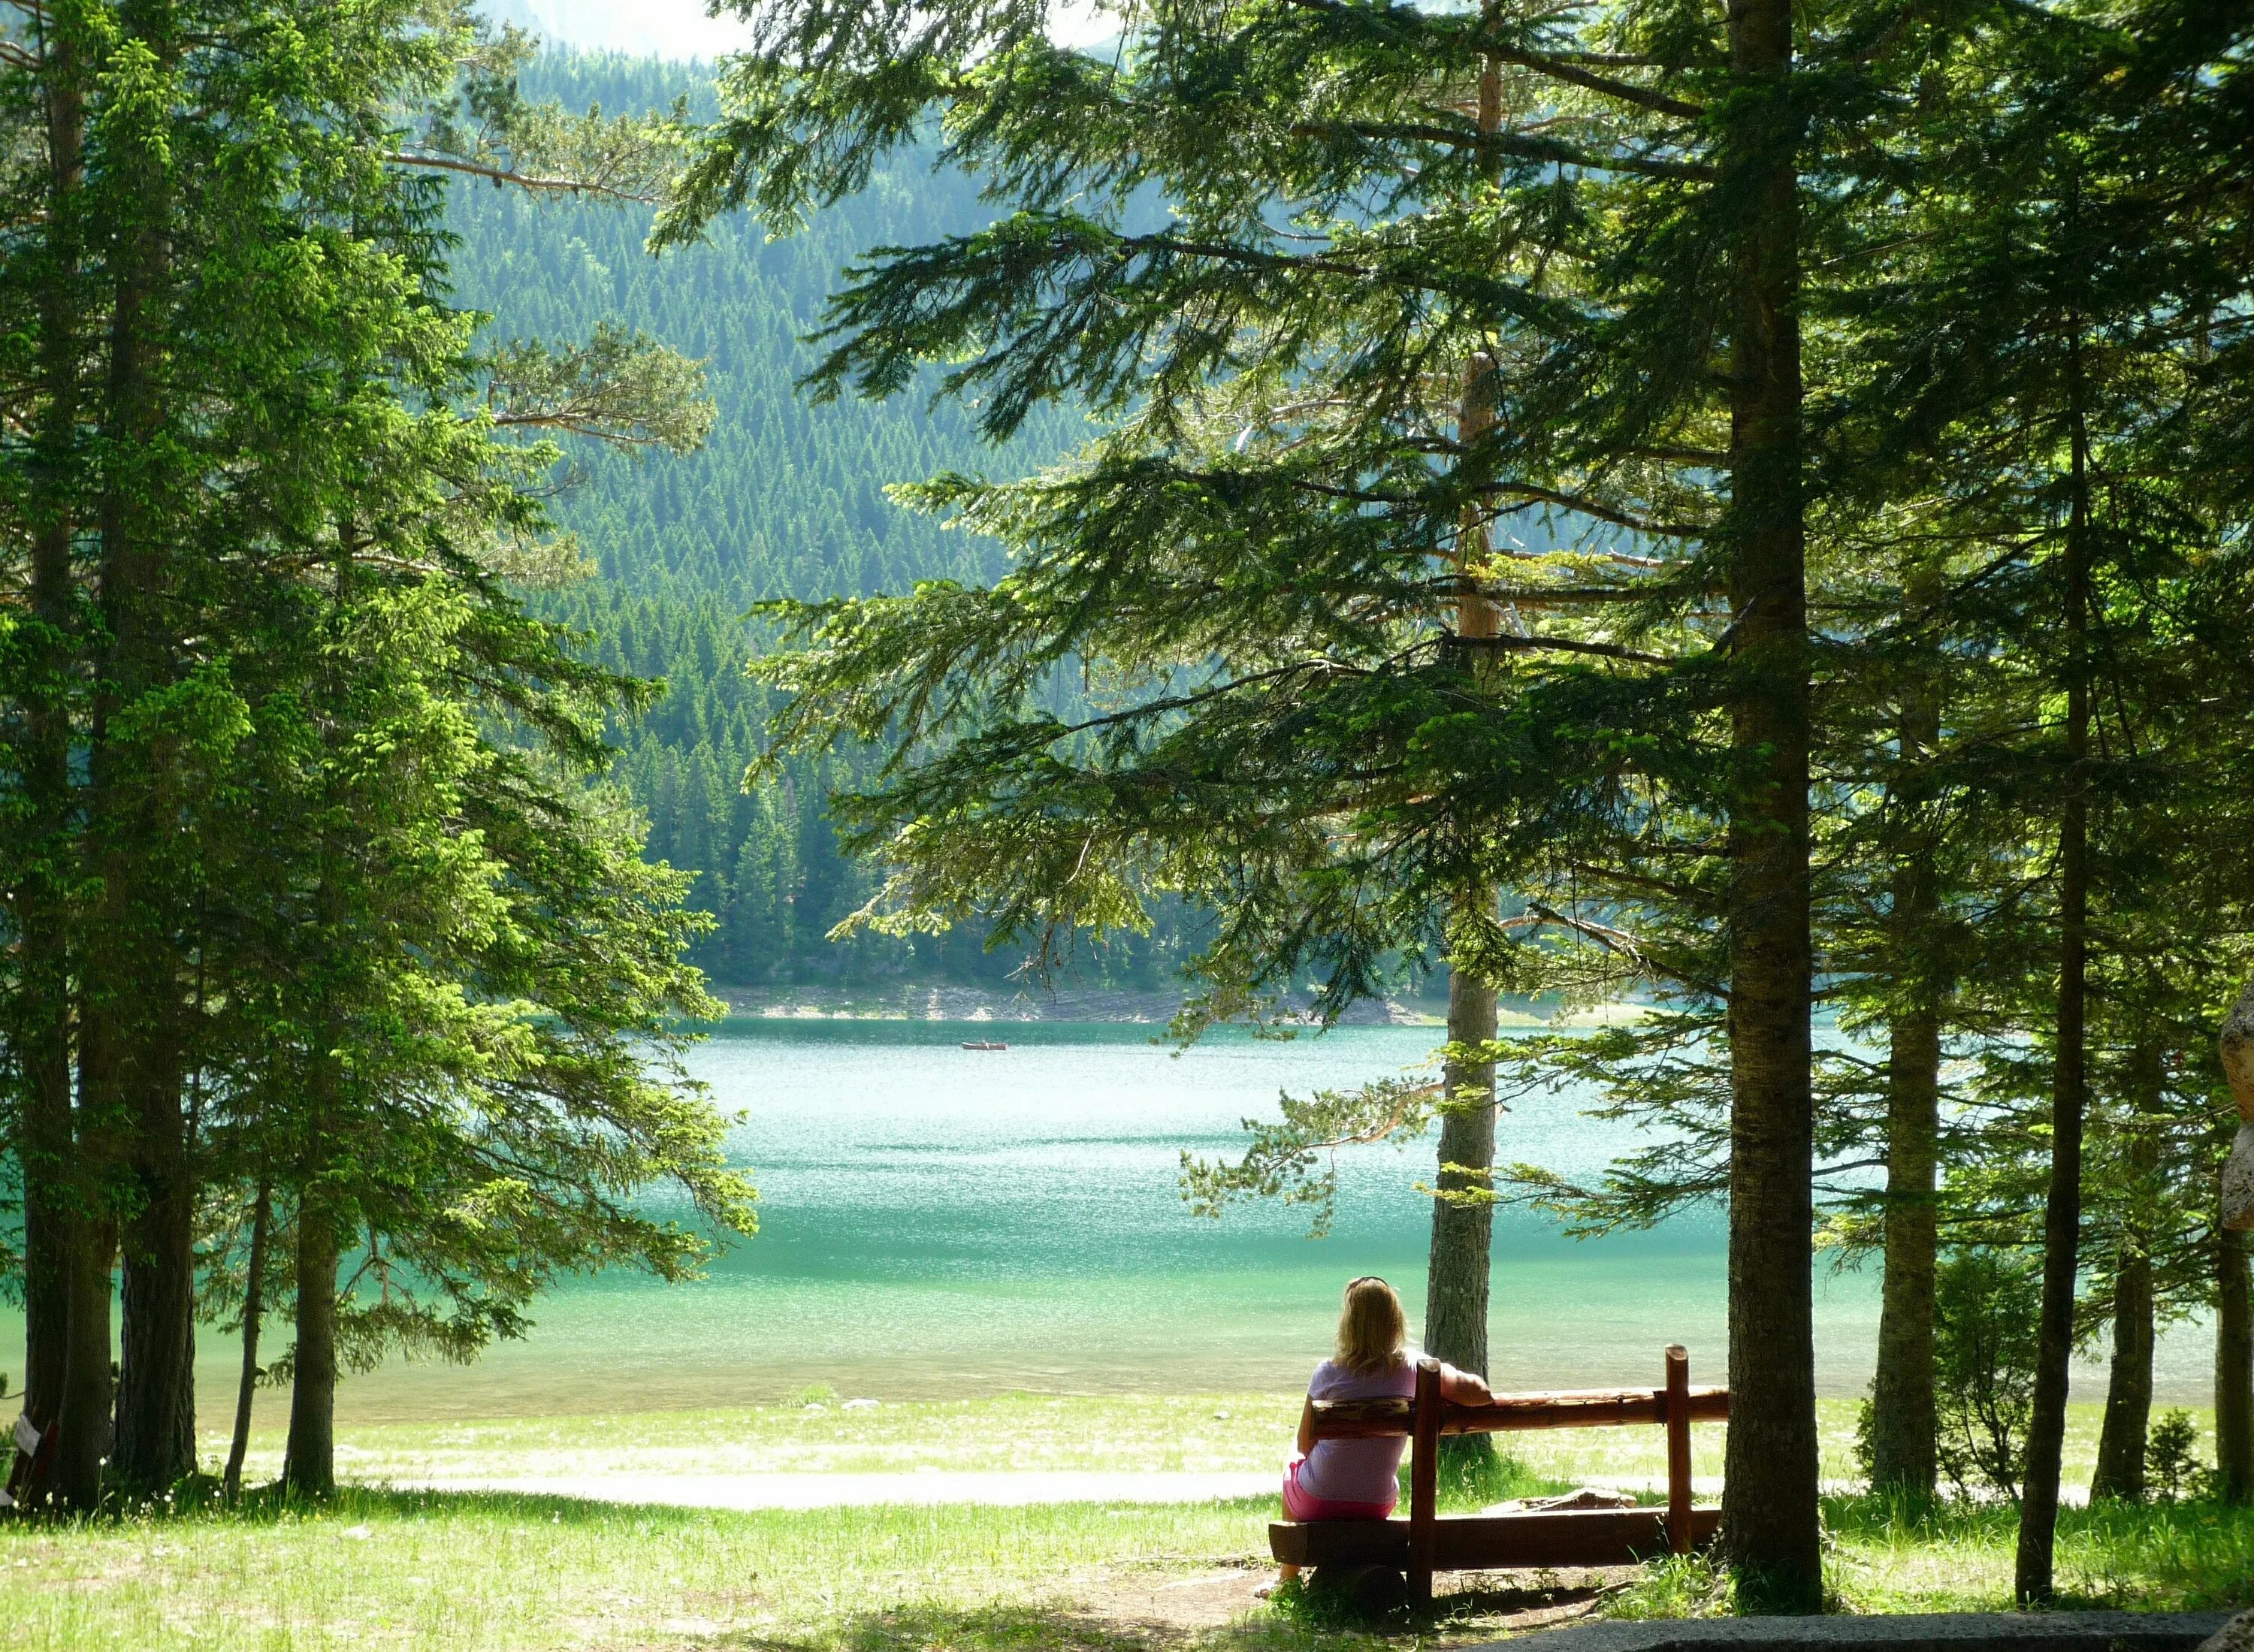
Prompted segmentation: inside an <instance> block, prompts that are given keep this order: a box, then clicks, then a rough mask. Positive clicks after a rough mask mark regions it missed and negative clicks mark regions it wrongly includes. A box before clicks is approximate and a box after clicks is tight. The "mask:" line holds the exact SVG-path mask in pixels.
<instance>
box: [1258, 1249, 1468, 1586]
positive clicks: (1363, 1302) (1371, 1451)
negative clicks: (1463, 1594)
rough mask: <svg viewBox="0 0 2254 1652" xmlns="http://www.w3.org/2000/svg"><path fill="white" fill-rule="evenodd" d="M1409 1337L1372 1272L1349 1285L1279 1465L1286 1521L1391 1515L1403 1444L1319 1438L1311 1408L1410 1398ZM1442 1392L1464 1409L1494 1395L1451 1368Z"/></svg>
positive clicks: (1288, 1575)
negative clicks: (1293, 1440)
mask: <svg viewBox="0 0 2254 1652" xmlns="http://www.w3.org/2000/svg"><path fill="white" fill-rule="evenodd" d="M1407 1339H1408V1320H1407V1318H1406V1316H1404V1314H1403V1313H1402V1312H1401V1298H1400V1297H1399V1295H1398V1294H1397V1293H1396V1292H1395V1291H1394V1289H1393V1287H1392V1286H1391V1285H1388V1284H1386V1283H1385V1281H1384V1280H1383V1279H1380V1278H1377V1277H1376V1275H1374V1274H1371V1275H1365V1276H1364V1277H1363V1278H1359V1279H1356V1280H1354V1281H1352V1282H1351V1283H1350V1284H1348V1286H1347V1288H1346V1306H1345V1307H1344V1309H1343V1310H1342V1311H1341V1313H1340V1314H1339V1328H1338V1352H1337V1353H1335V1354H1334V1355H1332V1356H1331V1357H1330V1358H1329V1359H1327V1360H1325V1361H1324V1362H1322V1363H1321V1364H1320V1365H1318V1366H1317V1367H1315V1374H1314V1376H1313V1377H1312V1378H1310V1379H1309V1381H1308V1383H1307V1403H1306V1405H1305V1406H1304V1407H1302V1408H1301V1410H1300V1411H1299V1441H1298V1444H1297V1446H1296V1447H1295V1448H1294V1449H1293V1451H1292V1460H1291V1461H1290V1462H1289V1463H1287V1464H1285V1467H1284V1517H1285V1519H1286V1520H1383V1519H1384V1518H1385V1517H1386V1516H1388V1515H1390V1514H1391V1513H1392V1512H1393V1505H1394V1504H1395V1503H1396V1502H1399V1501H1400V1495H1401V1486H1400V1479H1399V1475H1400V1472H1401V1453H1402V1451H1403V1450H1404V1447H1406V1446H1407V1445H1408V1444H1409V1442H1408V1440H1407V1439H1404V1438H1403V1437H1401V1436H1399V1435H1395V1436H1393V1437H1392V1438H1390V1439H1326V1440H1318V1439H1315V1438H1314V1426H1315V1402H1316V1401H1317V1400H1375V1399H1413V1398H1414V1397H1416V1393H1417V1366H1416V1362H1415V1361H1413V1360H1411V1358H1410V1357H1409V1354H1408V1351H1407V1349H1406V1348H1405V1347H1404V1344H1405V1342H1406V1341H1407ZM1440 1393H1441V1395H1442V1397H1445V1398H1447V1399H1451V1400H1454V1401H1456V1402H1457V1403H1459V1404H1467V1405H1484V1404H1487V1403H1488V1400H1489V1399H1491V1398H1492V1396H1491V1395H1490V1394H1489V1393H1488V1387H1487V1384H1486V1383H1484V1382H1482V1381H1481V1380H1480V1379H1479V1378H1478V1377H1476V1376H1473V1375H1472V1374H1471V1373H1469V1372H1468V1371H1459V1370H1458V1369H1456V1368H1455V1367H1453V1365H1443V1366H1442V1367H1441V1368H1440ZM1283 1576H1284V1578H1285V1579H1286V1580H1289V1579H1292V1578H1296V1577H1298V1576H1299V1567H1297V1566H1292V1565H1287V1566H1285V1567H1284V1568H1283Z"/></svg>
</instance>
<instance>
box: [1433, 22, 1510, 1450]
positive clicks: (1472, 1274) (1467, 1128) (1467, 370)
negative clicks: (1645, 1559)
mask: <svg viewBox="0 0 2254 1652" xmlns="http://www.w3.org/2000/svg"><path fill="white" fill-rule="evenodd" d="M1478 118H1479V126H1480V130H1481V131H1485V132H1493V131H1499V130H1502V68H1501V66H1500V65H1499V64H1497V63H1495V62H1494V61H1489V62H1488V63H1487V64H1486V65H1485V66H1483V67H1482V69H1481V73H1480V81H1479V117H1478ZM1494 425H1495V364H1494V362H1492V361H1491V360H1488V358H1487V357H1486V356H1485V355H1481V356H1478V357H1475V358H1474V360H1471V361H1469V362H1467V363H1466V364H1465V367H1464V375H1463V388H1462V391H1461V395H1460V401H1459V402H1458V405H1457V413H1456V442H1457V445H1458V447H1459V448H1460V450H1462V453H1461V456H1460V458H1459V461H1458V462H1459V465H1462V466H1463V467H1465V468H1466V469H1467V470H1469V471H1470V472H1472V473H1474V474H1476V473H1477V472H1478V460H1477V459H1476V458H1474V456H1473V449H1474V446H1475V444H1477V443H1478V442H1479V441H1480V440H1481V437H1484V436H1486V434H1487V433H1488V431H1489V430H1492V429H1493V428H1494ZM1487 553H1488V533H1487V527H1486V522H1485V520H1484V518H1483V516H1482V514H1481V509H1480V507H1479V506H1478V504H1477V503H1476V502H1475V501H1474V502H1470V503H1467V505H1466V506H1465V507H1464V513H1463V516H1462V518H1461V520H1460V523H1459V526H1458V530H1457V545H1456V569H1457V572H1458V575H1459V577H1461V578H1462V579H1463V581H1464V584H1463V586H1462V588H1461V590H1460V593H1459V595H1458V597H1457V601H1456V634H1457V636H1458V637H1460V638H1465V639H1470V640H1474V641H1480V640H1484V639H1487V638H1491V637H1495V636H1499V635H1500V634H1502V615H1501V614H1500V613H1498V612H1497V611H1496V609H1495V605H1494V604H1493V603H1491V602H1489V601H1488V599H1487V598H1485V597H1483V596H1482V595H1481V594H1480V592H1479V591H1478V590H1477V589H1475V587H1474V584H1473V579H1474V574H1475V570H1476V567H1477V564H1479V563H1481V562H1483V561H1484V559H1485V558H1486V556H1487ZM1467 655H1468V657H1469V659H1470V661H1471V669H1474V670H1475V671H1476V670H1479V669H1482V662H1481V660H1480V657H1479V655H1478V654H1477V653H1476V652H1475V651H1470V650H1467ZM1464 906H1465V907H1466V908H1467V910H1468V911H1470V912H1474V913H1476V914H1480V915H1481V916H1490V915H1492V914H1493V910H1494V906H1495V892H1494V891H1493V890H1492V889H1489V888H1484V887H1483V888H1481V890H1479V891H1478V892H1477V893H1474V894H1473V895H1471V896H1469V897H1467V900H1465V902H1464ZM1494 1038H1495V988H1494V987H1493V986H1491V985H1490V984H1488V983H1487V982H1485V981H1482V980H1481V979H1479V978H1478V977H1476V976H1474V975H1473V974H1472V973H1470V972H1469V971H1468V970H1465V969H1463V968H1461V967H1460V966H1457V967H1453V968H1452V969H1451V970H1450V971H1449V975H1448V1042H1449V1043H1450V1044H1452V1045H1456V1046H1459V1047H1467V1046H1474V1045H1482V1044H1487V1043H1489V1042H1491V1041H1492V1040H1494ZM1441 1084H1442V1087H1443V1089H1445V1090H1446V1093H1447V1097H1448V1103H1449V1110H1447V1111H1446V1113H1445V1114H1444V1115H1443V1116H1442V1120H1441V1124H1440V1147H1439V1175H1438V1177H1437V1179H1436V1180H1435V1183H1434V1186H1435V1187H1437V1189H1438V1190H1439V1194H1441V1195H1442V1196H1441V1197H1439V1198H1438V1199H1436V1200H1434V1201H1433V1204H1432V1250H1431V1251H1430V1253H1429V1255H1428V1257H1427V1259H1426V1263H1425V1352H1426V1353H1428V1354H1430V1355H1432V1356H1433V1357H1434V1358H1436V1359H1441V1360H1446V1362H1448V1363H1449V1364H1451V1365H1453V1366H1455V1367H1456V1368H1457V1369H1460V1370H1465V1371H1476V1372H1479V1373H1480V1374H1481V1376H1484V1375H1486V1372H1487V1363H1488V1347H1487V1317H1488V1275H1489V1271H1490V1268H1491V1266H1492V1251H1493V1247H1494V1237H1495V1208H1494V1207H1493V1205H1491V1204H1489V1203H1488V1201H1487V1200H1486V1197H1485V1195H1487V1194H1489V1193H1491V1192H1492V1191H1493V1189H1494V1185H1495V1179H1494V1176H1493V1174H1492V1172H1493V1169H1494V1165H1495V1064H1494V1063H1493V1062H1492V1061H1462V1062H1460V1061H1451V1062H1449V1063H1447V1064H1446V1068H1445V1070H1444V1071H1443V1073H1442V1075H1441ZM1448 1194H1471V1195H1474V1197H1473V1198H1471V1199H1470V1200H1468V1201H1459V1200H1453V1199H1451V1198H1449V1197H1447V1195H1448ZM1449 1449H1450V1452H1451V1454H1452V1455H1454V1456H1457V1457H1464V1456H1478V1457H1486V1456H1492V1455H1493V1454H1494V1449H1495V1447H1494V1442H1493V1441H1492V1440H1491V1439H1488V1437H1487V1436H1486V1435H1483V1434H1473V1435H1466V1436H1464V1437H1462V1438H1461V1439H1457V1440H1452V1441H1451V1442H1450V1445H1449Z"/></svg>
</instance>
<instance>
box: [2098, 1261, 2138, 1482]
mask: <svg viewBox="0 0 2254 1652" xmlns="http://www.w3.org/2000/svg"><path fill="white" fill-rule="evenodd" d="M2151 1423H2152V1258H2151V1257H2149V1256H2147V1255H2145V1251H2144V1249H2143V1246H2142V1243H2141V1242H2138V1243H2135V1244H2133V1245H2132V1244H2131V1243H2130V1242H2129V1241H2127V1240H2125V1239H2124V1242H2123V1245H2122V1250H2121V1254H2120V1255H2119V1256H2118V1257H2117V1258H2116V1259H2115V1261H2114V1264H2113V1364H2112V1369H2111V1370H2110V1372H2109V1373H2108V1375H2107V1380H2106V1383H2105V1422H2104V1425H2103V1427H2102V1428H2101V1429H2100V1430H2099V1431H2098V1434H2097V1467H2096V1471H2095V1472H2094V1473H2093V1474H2091V1475H2090V1478H2089V1495H2090V1498H2091V1500H2092V1501H2093V1502H2094V1501H2096V1500H2097V1499H2100V1498H2115V1499H2117V1500H2118V1501H2120V1502H2140V1501H2142V1500H2143V1498H2144V1495H2145V1439H2146V1437H2147V1435H2148V1433H2149V1432H2150V1426H2151Z"/></svg>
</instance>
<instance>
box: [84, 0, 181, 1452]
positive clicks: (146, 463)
mask: <svg viewBox="0 0 2254 1652" xmlns="http://www.w3.org/2000/svg"><path fill="white" fill-rule="evenodd" d="M121 20H122V22H123V25H124V26H125V27H126V29H127V30H128V31H130V32H131V33H132V34H133V36H134V37H135V38H137V39H139V40H140V41H142V42H143V43H144V44H145V45H147V46H148V47H149V48H150V50H151V52H153V53H154V54H155V56H156V57H157V59H158V61H160V62H163V63H166V64H169V63H171V62H172V60H173V59H174V58H175V56H176V55H177V50H178V43H177V41H176V40H175V39H174V38H173V37H172V30H173V28H174V26H175V18H173V15H172V7H171V6H170V5H169V4H161V3H159V0H141V3H139V4H129V5H127V6H125V7H124V8H123V11H122V13H121ZM160 136H161V135H158V134H155V133H136V132H132V131H122V132H121V134H120V137H119V144H120V154H119V156H118V158H117V159H116V163H115V164H116V165H118V166H119V167H120V168H122V169H124V170H126V171H127V172H130V177H127V178H123V179H121V180H120V183H119V192H120V193H119V196H118V199H117V200H116V201H115V202H113V203H112V204H111V205H110V206H109V207H108V208H107V209H106V211H107V213H108V221H107V223H106V225H105V228H107V229H108V230H109V233H110V234H111V235H114V236H115V238H116V239H115V248H114V251H113V254H112V257H113V261H114V262H113V264H112V268H113V270H114V282H115V286H114V293H113V298H112V308H111V316H110V328H109V385H108V389H107V399H108V406H107V408H106V409H105V415H104V423H105V426H106V434H107V436H108V438H109V440H108V447H109V454H108V460H107V462H108V464H109V472H108V473H107V474H106V475H105V476H104V478H103V479H102V500H101V508H100V528H101V535H102V556H101V569H100V574H101V592H100V599H101V606H102V620H103V626H104V631H105V633H106V634H107V640H108V647H107V648H106V649H105V651H104V654H103V657H102V660H101V661H100V662H99V669H98V674H97V675H98V680H99V684H100V686H99V687H98V689H97V690H96V692H95V703H94V720H93V729H92V739H91V753H90V757H89V766H88V773H89V778H90V787H89V794H88V834H89V837H90V839H91V841H92V848H93V858H94V866H95V872H96V873H97V875H98V878H99V882H100V894H99V896H98V898H97V901H96V905H95V927H94V930H93V932H92V933H91V934H90V935H89V938H88V947H87V949H86V963H85V977H86V999H85V1011H84V1021H85V1026H84V1033H83V1038H84V1047H85V1053H84V1057H83V1061H82V1068H83V1078H84V1089H83V1091H82V1096H83V1099H84V1101H85V1102H86V1103H87V1104H88V1110H89V1111H90V1113H91V1115H92V1122H93V1124H94V1126H95V1128H97V1129H109V1130H114V1131H117V1132H119V1133H120V1134H121V1136H123V1138H124V1140H125V1144H126V1146H125V1152H124V1153H123V1169H124V1170H125V1172H126V1173H127V1174H128V1177H129V1178H130V1181H131V1183H132V1194H133V1201H132V1208H133V1210H134V1215H133V1217H132V1220H131V1222H130V1226H129V1227H128V1229H127V1230H126V1233H125V1263H126V1290H125V1295H124V1313H125V1320H126V1323H125V1327H124V1330H123V1337H122V1342H123V1353H124V1364H123V1371H122V1374H121V1376H122V1381H121V1384H120V1393H119V1397H118V1412H119V1427H118V1432H117V1440H116V1445H117V1450H118V1456H117V1459H116V1461H115V1462H114V1464H113V1465H112V1467H113V1470H114V1472H115V1473H116V1476H117V1479H118V1483H119V1486H120V1488H122V1489H123V1490H124V1491H126V1492H128V1493H129V1494H135V1495H147V1494H151V1493H154V1492H157V1491H159V1490H162V1489H163V1488H165V1487H166V1486H169V1485H171V1484H172V1482H173V1481H176V1480H178V1479H179V1477H180V1476H181V1475H182V1474H186V1473H187V1472H188V1471H189V1470H191V1469H192V1468H193V1467H194V1460H193V1449H191V1450H190V1452H189V1453H188V1456H187V1460H186V1461H185V1462H184V1461H182V1460H181V1457H180V1452H179V1442H180V1440H181V1439H182V1438H183V1437H184V1434H186V1432H187V1431H185V1430H184V1429H183V1428H182V1425H181V1411H180V1407H181V1404H182V1397H183V1394H184V1393H186V1392H187V1391H189V1390H190V1389H191V1387H192V1384H193V1381H194V1375H193V1364H192V1362H191V1357H190V1356H191V1351H192V1349H193V1337H192V1334H191V1333H190V1330H189V1326H190V1322H191V1320H192V1317H193V1316H192V1313H191V1311H190V1310H191V1306H192V1302H193V1288H194V1284H193V1279H194V1262H193V1244H192V1238H193V1218H194V1208H195V1187H194V1182H193V1177H192V1175H191V1173H190V1166H189V1163H188V1152H187V1149H188V1143H187V1125H186V1118H185V1117H184V1113H183V1104H184V1101H185V1095H184V1089H183V1086H182V1083H181V1079H180V1072H179V1066H180V1059H179V1048H178V1037H179V1025H180V1020H181V1017H180V1013H179V997H180V972H179V969H178V967H177V952H178V947H177V942H176V940H175V936H176V935H177V934H178V932H179V923H178V921H177V903H178V900H179V893H180V883H181V879H180V877H179V869H178V868H177V867H175V866H172V865H170V864H169V863H170V862H171V860H172V856H173V855H174V854H175V853H176V852H177V843H178V839H179V826H178V822H177V820H176V818H175V814H176V811H175V809H173V807H172V803H171V794H172V784H171V777H172V770H173V769H174V768H175V767H176V765H177V759H176V757H175V755H174V753H172V749H171V743H170V741H169V740H168V739H166V738H165V736H164V735H163V734H162V733H161V732H159V733H157V734H155V735H153V736H152V735H150V734H147V733H144V732H140V731H138V730H137V729H134V728H133V719H132V718H131V713H132V712H133V711H135V710H136V709H137V708H138V707H139V706H140V705H142V704H144V702H145V701H147V700H148V698H149V697H151V696H153V695H156V694H159V693H162V692H163V691H164V690H166V689H167V688H169V687H170V686H171V685H172V682H173V681H174V678H175V676H176V672H175V669H174V659H173V641H172V625H171V615H170V604H171V600H172V589H171V587H172V577H173V576H172V556H171V549H170V543H169V539H168V535H167V534H166V532H165V528H164V526H163V524H162V520H161V500H162V498H163V495H164V493H165V482H166V479H165V475H164V460H163V458H162V444H161V440H160V438H161V437H162V434H163V431H164V427H165V399H164V391H163V388H162V385H161V376H160V365H161V361H162V358H163V355H164V346H165V285H166V283H167V282H168V280H169V278H170V276H171V270H172V221H171V214H172V180H171V178H170V176H169V172H168V166H167V164H166V159H165V154H164V151H163V150H162V149H161V147H160V141H159V140H160ZM136 142H138V143H139V144H140V145H141V146H142V150H143V152H142V153H141V154H140V155H138V156H135V155H133V154H132V153H131V148H130V146H131V145H132V144H134V143H136ZM129 161H130V163H131V165H128V163H129ZM121 730H130V731H132V732H128V733H121ZM190 1404H191V1411H192V1409H193V1403H192V1402H191V1403H190ZM190 1427H191V1428H192V1427H193V1418H192V1417H191V1419H190Z"/></svg>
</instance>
